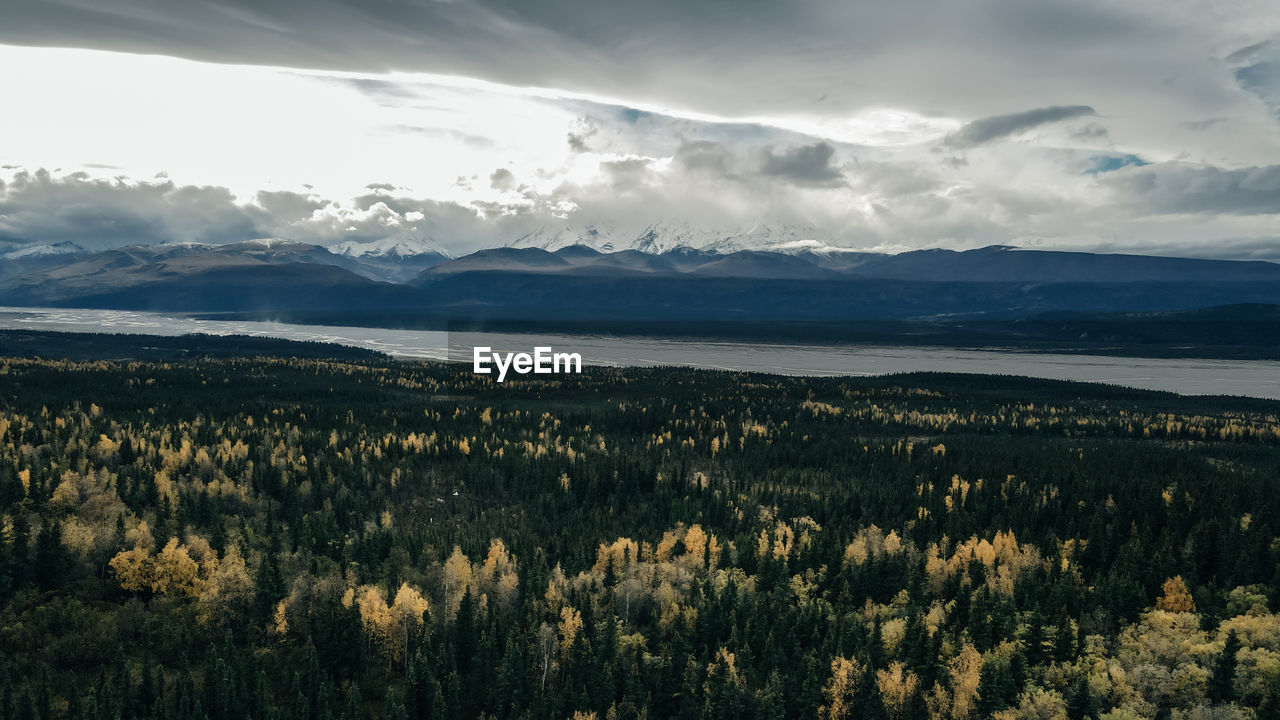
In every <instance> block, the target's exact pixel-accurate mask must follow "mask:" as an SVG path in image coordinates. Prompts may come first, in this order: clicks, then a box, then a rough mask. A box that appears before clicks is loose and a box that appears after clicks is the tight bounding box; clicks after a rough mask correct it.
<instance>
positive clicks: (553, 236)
mask: <svg viewBox="0 0 1280 720" xmlns="http://www.w3.org/2000/svg"><path fill="white" fill-rule="evenodd" d="M614 233H615V231H614V229H613V228H612V227H610V226H608V225H603V224H601V225H585V226H583V227H581V228H573V227H568V226H566V227H545V226H544V227H540V228H538V229H537V230H534V231H533V232H531V233H526V234H524V235H521V236H520V237H518V238H516V239H515V240H512V241H511V242H509V243H507V247H514V248H537V249H539V250H546V251H548V252H555V251H557V250H563V249H564V248H567V247H573V246H574V245H585V246H586V247H589V248H591V249H593V250H599V251H600V252H613V251H615V250H626V249H627V248H626V247H618V246H617V245H615V244H614Z"/></svg>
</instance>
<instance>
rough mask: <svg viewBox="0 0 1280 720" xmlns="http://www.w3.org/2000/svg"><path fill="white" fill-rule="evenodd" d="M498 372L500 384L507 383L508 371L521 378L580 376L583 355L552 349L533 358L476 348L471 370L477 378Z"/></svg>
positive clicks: (541, 349)
mask: <svg viewBox="0 0 1280 720" xmlns="http://www.w3.org/2000/svg"><path fill="white" fill-rule="evenodd" d="M494 368H497V370H498V382H502V381H503V380H506V379H507V371H508V370H514V371H516V372H517V373H519V374H521V375H528V374H529V373H533V374H535V375H551V374H554V373H581V372H582V355H580V354H578V353H558V352H552V351H551V348H549V347H536V348H534V349H533V354H532V355H530V354H529V353H500V352H493V348H490V347H476V348H474V349H473V350H472V354H471V370H472V372H474V373H476V374H477V375H489V374H491V373H492V372H493V370H494Z"/></svg>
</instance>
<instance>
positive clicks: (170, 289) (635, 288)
mask: <svg viewBox="0 0 1280 720" xmlns="http://www.w3.org/2000/svg"><path fill="white" fill-rule="evenodd" d="M649 230H650V232H646V233H641V234H640V235H637V236H635V237H628V239H627V240H626V242H625V245H626V247H620V246H619V245H622V244H624V243H622V242H621V241H619V240H618V238H619V236H618V235H617V234H616V233H613V232H612V231H610V230H609V229H608V228H599V227H597V228H594V229H593V230H592V232H594V235H591V234H590V232H588V233H587V234H588V235H590V237H589V239H590V240H591V242H579V240H581V239H582V237H583V233H584V232H587V231H576V230H571V229H568V228H566V229H565V230H564V231H560V230H556V231H554V232H540V233H536V234H534V235H526V236H523V237H522V238H519V239H518V240H517V241H515V242H513V243H511V244H510V245H508V246H506V247H498V248H490V249H486V250H481V251H478V252H474V253H471V254H468V255H464V256H462V257H456V258H455V257H451V256H450V255H449V253H448V252H447V251H445V250H444V249H443V248H442V247H441V246H440V245H439V244H438V243H436V242H435V241H434V240H433V239H431V238H429V237H426V236H421V235H415V234H413V233H411V232H404V233H401V234H398V235H395V236H392V237H389V238H386V239H384V240H380V241H377V242H372V243H344V244H342V245H337V246H334V247H330V248H325V247H321V246H318V245H310V244H305V243H299V242H293V241H288V240H254V241H248V242H240V243H233V244H227V245H205V244H196V243H180V244H178V243H175V244H163V245H151V246H137V247H125V248H117V249H112V250H104V251H98V252H95V251H89V250H85V249H84V248H82V247H79V246H75V245H71V244H68V243H62V244H58V245H49V246H29V247H25V248H20V249H19V250H17V251H13V252H10V253H8V254H7V255H5V256H3V259H0V305H11V306H13V305H17V306H58V307H94V308H119V309H144V310H164V311H171V312H200V313H216V312H237V313H256V314H259V315H263V316H274V317H279V316H281V315H284V314H294V315H296V314H298V313H328V314H329V315H330V316H332V315H333V314H334V313H345V315H344V317H347V318H348V321H349V322H355V323H359V324H370V325H378V324H385V323H387V322H390V321H391V320H389V318H395V320H394V321H395V322H396V323H397V324H409V325H412V324H414V323H415V322H419V321H422V322H425V321H426V320H428V319H430V320H434V321H442V320H500V321H536V322H547V321H550V322H555V321H566V322H567V321H573V322H582V321H591V322H601V323H609V322H623V321H660V322H686V321H708V322H710V321H715V322H772V323H777V322H824V323H827V322H854V321H858V322H861V321H877V320H893V321H943V320H946V321H952V320H956V319H965V318H968V319H976V318H985V319H992V320H997V321H1004V320H1014V319H1019V318H1029V317H1033V316H1038V315H1041V314H1044V313H1062V312H1082V313H1117V312H1121V313H1162V312H1181V311H1190V310H1198V309H1202V308H1210V307H1217V306H1226V305H1240V304H1251V305H1254V306H1258V305H1261V306H1270V305H1280V264H1277V263H1271V262H1262V261H1250V262H1245V261H1229V260H1204V259H1191V258H1173V257H1153V256H1142V255H1115V254H1096V253H1084V252H1056V251H1041V250H1024V249H1017V248H1010V247H1003V246H992V247H987V248H981V249H977V250H967V251H954V250H918V251H912V252H904V253H899V254H892V255H891V254H882V253H871V252H856V251H850V250H847V249H841V248H836V247H833V246H831V245H829V244H826V240H824V239H822V238H815V237H809V236H810V235H812V233H809V232H808V231H807V230H805V229H803V228H790V229H788V228H783V229H774V228H763V229H760V228H757V229H755V230H754V232H747V233H740V234H737V235H728V236H714V235H710V234H699V235H698V236H696V237H695V236H694V235H692V234H689V233H685V231H683V230H680V229H676V230H672V229H670V228H658V227H657V226H653V227H651V228H650V229H649ZM566 232H567V233H569V234H568V235H566V234H565V233H566ZM682 233H685V234H682ZM623 237H627V236H623ZM716 237H718V239H714V240H710V241H708V242H704V241H707V240H708V238H716ZM615 242H617V243H618V245H615ZM610 248H612V250H611V249H610ZM761 248H764V249H761Z"/></svg>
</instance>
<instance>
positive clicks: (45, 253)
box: [4, 240, 85, 259]
mask: <svg viewBox="0 0 1280 720" xmlns="http://www.w3.org/2000/svg"><path fill="white" fill-rule="evenodd" d="M80 252H85V249H84V248H83V247H81V246H79V245H77V244H75V243H73V242H71V241H70V240H64V241H62V242H56V243H49V244H47V245H28V246H26V247H21V248H18V249H17V250H11V251H9V252H7V253H5V254H4V257H6V258H13V259H17V258H36V257H54V256H57V255H71V254H74V253H80Z"/></svg>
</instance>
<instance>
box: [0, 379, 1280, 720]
mask: <svg viewBox="0 0 1280 720" xmlns="http://www.w3.org/2000/svg"><path fill="white" fill-rule="evenodd" d="M0 532H2V538H0V718H3V719H4V720H9V719H11V718H12V719H21V720H30V719H35V718H39V719H40V720H49V719H51V718H66V719H68V720H82V719H93V720H115V719H120V720H128V719H130V718H139V719H154V720H160V719H164V718H174V719H176V720H232V719H236V720H239V719H241V718H252V719H254V720H301V719H303V718H314V719H315V720H356V719H357V718H392V719H395V720H408V719H413V720H419V719H425V720H472V719H478V720H507V719H520V720H525V719H528V720H665V719H667V718H678V719H679V720H722V719H738V718H742V719H746V718H751V719H756V718H758V719H761V720H793V719H800V718H804V719H813V720H846V719H854V718H872V719H875V720H924V719H926V718H929V719H934V720H942V719H951V720H976V719H979V718H999V719H1000V720H1012V719H1015V718H1027V719H1036V720H1068V719H1069V720H1082V719H1083V718H1094V719H1095V720H1137V719H1139V718H1162V719H1163V718H1169V719H1170V720H1173V719H1179V720H1181V719H1187V720H1193V719H1194V720H1202V719H1203V720H1236V719H1242V720H1245V719H1250V718H1257V719H1258V720H1276V719H1277V718H1280V613H1278V612H1277V611H1278V610H1280V403H1270V402H1264V401H1249V400H1244V399H1229V398H1184V397H1179V396H1176V395H1171V394H1159V393H1150V392H1139V391H1130V390H1123V389H1118V388H1112V387H1106V386H1101V385H1097V386H1094V385H1081V384H1070V383H1058V382H1044V381H1033V380H1027V379H1019V378H995V377H981V376H943V375H902V376H890V377H882V378H786V377H778V376H769V375H751V374H742V373H731V372H710V371H695V370H688V369H678V368H655V369H611V368H600V367H594V368H587V369H586V372H584V373H583V374H582V375H574V376H551V377H549V376H537V377H533V376H521V377H516V378H508V379H507V382H505V383H504V384H502V385H497V384H496V383H494V382H493V381H492V380H491V379H490V378H488V377H478V376H475V375H472V374H471V373H470V368H469V366H462V365H451V364H447V363H419V362H414V363H409V362H395V361H391V360H387V359H382V358H377V357H370V358H359V359H336V358H332V359H325V358H320V357H315V358H285V357H265V356H256V357H194V356H193V357H189V358H188V357H179V358H176V359H173V360H171V361H163V362H162V361H155V360H126V359H118V360H110V361H108V360H92V359H70V360H68V359H41V358H35V357H8V358H0Z"/></svg>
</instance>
